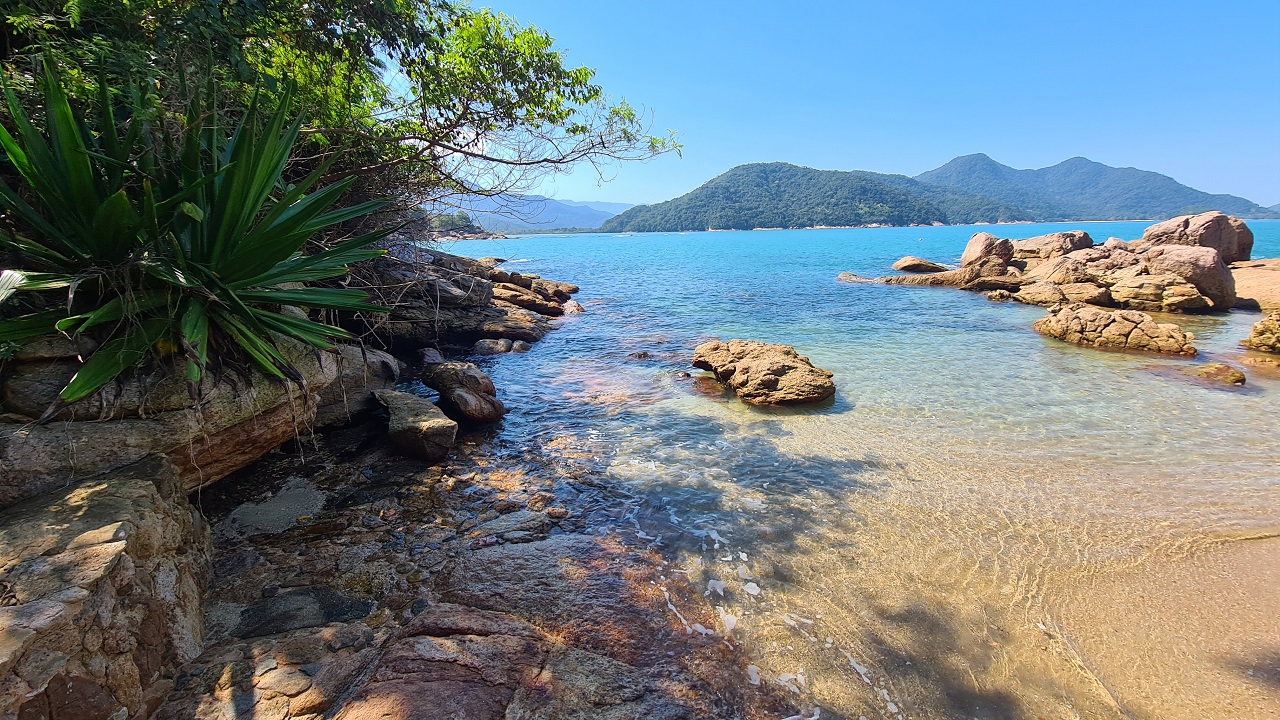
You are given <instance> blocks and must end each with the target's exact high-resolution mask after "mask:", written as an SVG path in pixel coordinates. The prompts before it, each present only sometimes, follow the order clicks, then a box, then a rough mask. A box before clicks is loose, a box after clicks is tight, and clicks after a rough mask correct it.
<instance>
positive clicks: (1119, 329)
mask: <svg viewBox="0 0 1280 720" xmlns="http://www.w3.org/2000/svg"><path fill="white" fill-rule="evenodd" d="M1031 327H1033V328H1034V329H1035V331H1036V332H1038V333H1040V334H1042V335H1048V336H1049V337H1053V338H1057V339H1059V340H1064V341H1066V342H1069V343H1074V344H1076V345H1083V346H1085V347H1095V348H1102V349H1108V350H1140V351H1143V352H1154V353H1163V354H1169V355H1188V356H1190V355H1195V354H1196V349H1195V347H1194V346H1192V344H1191V343H1192V341H1194V340H1195V336H1194V335H1192V334H1191V333H1184V332H1183V331H1182V328H1179V327H1178V326H1177V325H1174V324H1173V323H1157V322H1156V321H1155V320H1154V319H1153V318H1152V317H1151V316H1150V315H1147V314H1146V313H1142V312H1138V311H1136V310H1103V309H1102V308H1098V307H1094V306H1092V305H1086V304H1084V303H1071V304H1069V305H1058V306H1055V307H1053V308H1051V309H1050V310H1049V315H1048V316H1047V317H1044V318H1041V319H1040V320H1037V321H1036V322H1035V323H1034V324H1032V326H1031Z"/></svg>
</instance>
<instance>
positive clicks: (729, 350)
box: [693, 340, 836, 405]
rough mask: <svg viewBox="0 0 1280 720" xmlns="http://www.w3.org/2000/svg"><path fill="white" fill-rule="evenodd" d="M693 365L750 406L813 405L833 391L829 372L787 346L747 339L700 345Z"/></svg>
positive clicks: (694, 355)
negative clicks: (708, 371) (714, 378)
mask: <svg viewBox="0 0 1280 720" xmlns="http://www.w3.org/2000/svg"><path fill="white" fill-rule="evenodd" d="M693 366H694V367H696V368H701V369H703V370H710V371H711V372H713V373H715V375H716V377H717V378H718V379H719V380H720V381H721V382H723V383H724V384H725V385H728V386H729V388H730V389H732V390H733V391H734V392H735V393H737V394H738V397H740V398H742V400H743V402H746V403H750V404H752V405H789V404H796V403H812V402H818V401H820V400H826V399H827V398H829V397H831V396H832V395H834V394H835V392H836V386H835V383H833V382H832V381H831V378H832V377H833V376H832V373H830V372H827V371H826V370H823V369H821V368H817V367H814V366H813V364H812V363H810V362H809V358H807V357H802V356H801V355H798V354H797V353H796V351H795V348H793V347H791V346H789V345H771V344H767V343H762V342H755V341H750V340H730V341H729V342H727V343H724V342H719V341H715V342H708V343H703V344H701V345H699V346H698V347H697V348H696V349H695V350H694V353H693Z"/></svg>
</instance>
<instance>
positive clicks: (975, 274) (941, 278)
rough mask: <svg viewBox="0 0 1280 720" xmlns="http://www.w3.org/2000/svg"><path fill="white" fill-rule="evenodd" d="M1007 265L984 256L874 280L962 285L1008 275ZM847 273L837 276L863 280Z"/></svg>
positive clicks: (901, 283) (911, 283)
mask: <svg viewBox="0 0 1280 720" xmlns="http://www.w3.org/2000/svg"><path fill="white" fill-rule="evenodd" d="M1007 271H1008V267H1007V265H1006V264H1005V262H1004V260H1001V259H1000V258H998V257H985V258H982V259H980V260H977V261H975V262H973V263H970V264H968V265H965V266H963V267H960V268H957V269H955V270H946V271H944V272H936V273H922V274H920V275H889V276H887V277H882V278H877V279H876V280H875V282H882V283H885V284H887V285H933V286H946V287H963V286H965V285H968V284H970V283H972V282H974V281H975V280H977V279H979V278H991V277H1005V276H1007V275H1008V272H1007ZM847 274H849V273H841V274H840V276H839V277H838V278H837V279H838V280H844V281H846V282H863V280H862V279H860V278H857V276H856V275H853V276H852V279H851V278H848V277H845V276H846V275H847Z"/></svg>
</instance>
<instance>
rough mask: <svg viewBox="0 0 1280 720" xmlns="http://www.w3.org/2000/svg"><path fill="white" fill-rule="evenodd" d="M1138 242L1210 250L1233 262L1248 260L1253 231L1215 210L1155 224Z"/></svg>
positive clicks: (1250, 252)
mask: <svg viewBox="0 0 1280 720" xmlns="http://www.w3.org/2000/svg"><path fill="white" fill-rule="evenodd" d="M1139 242H1140V243H1142V244H1144V245H1148V246H1152V245H1155V246H1159V245H1193V246H1197V245H1198V246H1200V247H1207V248H1213V249H1214V250H1217V251H1218V254H1219V255H1220V256H1221V257H1222V260H1223V262H1226V263H1233V262H1237V261H1241V260H1248V259H1249V257H1250V255H1251V254H1252V252H1253V231H1251V230H1250V229H1249V227H1248V226H1247V225H1245V224H1244V221H1243V220H1240V219H1239V218H1235V217H1232V216H1230V215H1223V214H1222V213H1220V212H1216V211H1215V212H1207V213H1201V214H1199V215H1183V216H1181V217H1176V218H1173V219H1172V220H1165V221H1164V222H1159V223H1156V224H1155V225H1152V226H1150V227H1148V228H1147V229H1146V230H1145V231H1143V233H1142V240H1140V241H1139Z"/></svg>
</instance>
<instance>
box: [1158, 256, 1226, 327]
mask: <svg viewBox="0 0 1280 720" xmlns="http://www.w3.org/2000/svg"><path fill="white" fill-rule="evenodd" d="M1142 259H1143V262H1144V263H1145V264H1146V266H1147V268H1148V271H1149V272H1150V273H1151V274H1152V275H1165V274H1168V275H1177V276H1178V277H1180V278H1182V279H1184V280H1186V281H1187V282H1189V283H1191V284H1192V285H1195V286H1196V289H1197V290H1199V291H1200V294H1201V295H1204V296H1205V297H1206V298H1208V299H1209V302H1211V303H1213V308H1214V309H1215V310H1220V311H1224V312H1225V311H1227V310H1230V309H1231V307H1232V306H1233V305H1235V303H1236V282H1235V279H1234V278H1233V277H1232V275H1231V270H1230V269H1228V268H1227V266H1226V265H1225V264H1223V262H1222V258H1221V257H1219V255H1218V251H1217V250H1214V249H1213V248H1209V247H1195V246H1185V245H1168V246H1158V247H1153V248H1149V249H1148V250H1146V251H1144V252H1143V253H1142Z"/></svg>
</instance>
